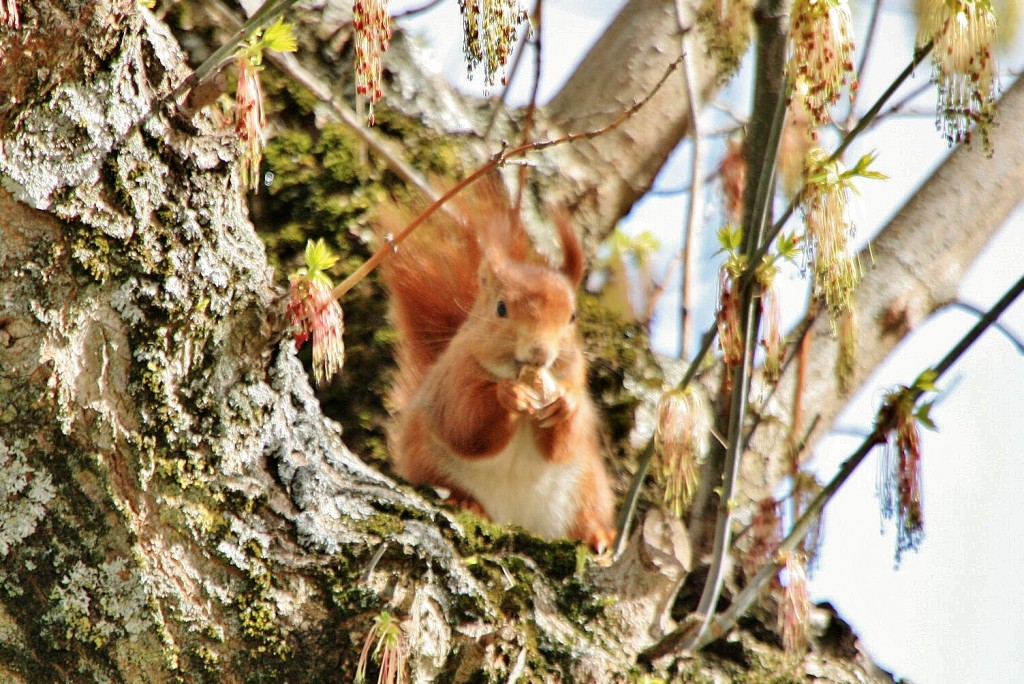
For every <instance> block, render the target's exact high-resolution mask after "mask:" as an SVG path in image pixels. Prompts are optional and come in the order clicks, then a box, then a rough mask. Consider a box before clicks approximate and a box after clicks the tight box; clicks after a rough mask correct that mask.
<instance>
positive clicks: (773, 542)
mask: <svg viewBox="0 0 1024 684" xmlns="http://www.w3.org/2000/svg"><path fill="white" fill-rule="evenodd" d="M781 541H782V518H781V517H780V516H779V502H778V501H776V500H775V499H773V498H772V497H770V496H769V497H766V498H764V499H762V500H761V502H760V503H758V504H757V510H756V511H755V512H754V519H753V520H751V522H750V545H749V546H748V547H747V550H746V552H745V553H744V554H743V557H742V558H743V570H744V572H746V573H747V579H748V580H749V579H750V578H751V577H753V576H754V575H755V574H756V573H757V571H758V570H760V569H761V566H763V565H764V564H765V563H767V562H768V561H769V560H770V559H771V555H772V553H774V552H775V549H777V548H779V542H781Z"/></svg>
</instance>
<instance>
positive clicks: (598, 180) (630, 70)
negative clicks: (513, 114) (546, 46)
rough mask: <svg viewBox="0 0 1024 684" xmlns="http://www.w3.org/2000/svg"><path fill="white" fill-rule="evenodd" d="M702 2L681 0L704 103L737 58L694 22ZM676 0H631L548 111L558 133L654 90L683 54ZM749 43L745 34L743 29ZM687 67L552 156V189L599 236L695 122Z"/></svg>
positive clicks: (585, 125)
mask: <svg viewBox="0 0 1024 684" xmlns="http://www.w3.org/2000/svg"><path fill="white" fill-rule="evenodd" d="M697 5H699V3H697V2H684V3H683V12H684V21H685V22H686V23H685V24H684V28H686V29H687V30H688V31H693V32H694V33H695V34H696V38H695V40H693V41H692V42H691V44H692V45H693V49H692V50H691V51H690V53H689V54H687V56H686V58H687V59H688V60H690V63H691V65H692V71H693V73H694V74H695V80H696V86H695V87H696V88H697V90H698V91H699V92H700V94H701V102H707V101H708V99H709V97H708V96H709V95H710V94H711V93H713V92H714V91H716V90H717V89H718V87H719V86H720V85H721V84H722V82H723V80H724V79H725V78H727V77H728V76H730V75H731V73H732V69H733V68H734V67H735V64H733V63H731V62H728V61H725V60H723V59H722V58H721V56H717V57H716V56H712V55H710V54H709V53H708V50H707V47H706V45H705V41H704V39H703V37H702V34H701V32H700V31H698V30H697V25H696V19H695V16H696V13H697V10H696V6H697ZM679 24H680V22H679V19H678V18H677V15H676V7H675V2H674V0H633V1H632V2H629V3H627V4H626V5H625V7H623V9H622V11H621V12H620V13H619V15H618V16H617V17H616V18H615V20H614V21H613V22H612V24H611V26H609V28H608V30H607V31H605V33H604V34H603V35H602V36H601V38H600V39H599V40H598V42H597V43H596V44H595V45H594V47H593V48H592V49H591V50H590V51H589V53H588V54H587V56H586V58H585V59H584V60H583V62H582V63H581V64H580V66H579V67H578V68H577V69H576V71H575V72H574V73H573V75H572V77H571V78H570V79H569V81H568V82H567V83H566V85H565V86H564V87H563V88H562V90H561V91H560V92H559V93H558V95H557V96H556V97H555V98H554V99H553V100H552V101H551V102H550V104H548V105H547V106H546V107H545V108H544V110H543V112H542V114H543V121H545V122H546V124H547V126H548V127H549V131H550V132H551V133H552V135H557V134H558V133H563V134H564V133H575V132H582V131H589V130H596V129H599V128H602V127H604V126H607V125H608V124H610V123H612V122H613V121H615V120H616V118H618V117H619V116H620V115H621V114H622V112H624V111H626V110H627V109H629V108H630V107H631V106H632V105H634V104H635V103H637V102H639V101H640V100H641V99H643V98H644V97H645V96H647V95H648V94H649V93H651V92H653V91H654V90H655V87H656V85H657V84H658V82H659V80H660V79H661V78H662V77H663V76H664V74H665V71H666V69H667V68H668V67H669V65H671V64H672V63H673V62H674V61H675V60H676V59H678V58H679V56H680V55H681V54H682V41H681V37H682V29H681V28H680V25H679ZM736 39H737V40H738V41H740V42H741V43H742V44H743V45H746V42H747V38H745V37H743V36H740V35H738V36H737V37H736ZM684 86H685V84H684V81H683V76H682V73H681V71H679V70H677V72H676V73H675V74H672V75H671V76H670V77H669V78H668V80H667V81H666V82H665V83H664V85H662V86H661V88H660V90H658V92H657V93H656V94H655V95H654V97H653V98H652V99H651V101H650V102H649V103H648V104H647V105H646V106H645V107H644V108H643V109H641V110H639V111H638V112H637V113H636V114H635V115H633V116H632V117H630V118H629V119H628V120H627V121H625V122H624V123H623V124H622V125H621V126H618V127H617V128H616V129H615V130H614V131H612V132H610V133H608V134H606V135H602V136H600V137H597V138H594V139H591V140H584V141H580V142H578V143H576V144H573V145H571V146H567V147H561V148H558V149H557V150H554V151H552V152H551V153H550V154H548V155H546V156H545V159H546V161H547V162H548V163H550V164H551V165H552V166H554V167H555V168H557V169H559V172H560V173H559V185H558V187H557V188H555V194H556V195H557V196H559V197H560V198H563V201H564V202H565V203H566V204H568V205H569V206H571V207H573V208H574V210H575V212H576V213H577V216H578V218H579V221H580V224H581V225H584V226H587V228H588V230H589V231H592V233H594V234H595V235H596V236H597V237H598V238H601V237H604V236H606V235H607V233H608V232H609V231H610V230H611V229H612V228H613V227H614V225H615V222H616V221H618V220H619V218H621V217H622V216H624V215H625V214H627V213H628V212H629V210H630V208H631V207H632V206H633V204H634V203H635V202H636V201H637V200H638V199H640V198H641V197H642V196H643V195H644V194H645V193H646V192H647V190H648V189H649V188H650V187H651V184H652V183H653V182H654V178H655V176H656V175H657V173H658V171H659V170H660V169H661V167H662V165H663V164H664V163H665V160H666V159H667V158H668V155H669V154H670V153H671V152H672V150H673V149H675V147H676V145H677V144H678V142H679V141H680V140H682V139H683V138H684V137H685V136H686V134H687V132H688V131H689V129H690V115H689V112H690V108H689V107H688V105H687V92H686V88H685V87H684Z"/></svg>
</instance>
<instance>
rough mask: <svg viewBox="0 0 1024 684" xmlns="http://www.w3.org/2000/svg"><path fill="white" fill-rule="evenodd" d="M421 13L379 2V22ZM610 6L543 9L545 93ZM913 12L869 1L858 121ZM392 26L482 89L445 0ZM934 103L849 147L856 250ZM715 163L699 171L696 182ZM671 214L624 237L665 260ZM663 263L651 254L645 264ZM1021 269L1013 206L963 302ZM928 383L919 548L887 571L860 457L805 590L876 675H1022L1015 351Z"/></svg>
mask: <svg viewBox="0 0 1024 684" xmlns="http://www.w3.org/2000/svg"><path fill="white" fill-rule="evenodd" d="M527 1H528V2H529V1H530V0H527ZM422 3H423V0H393V2H392V11H393V12H397V11H400V10H401V9H403V8H406V7H416V6H420V5H422ZM623 4H624V0H547V1H546V2H545V3H544V34H543V39H544V41H545V43H544V64H543V67H544V69H543V72H542V77H541V78H542V81H541V91H540V92H541V98H542V100H543V99H545V98H547V97H550V96H551V95H552V94H553V93H555V92H556V91H557V89H558V88H559V87H560V85H561V83H562V82H563V81H564V79H565V78H566V77H567V76H568V74H569V72H570V70H571V69H572V67H573V65H574V64H575V63H576V62H577V61H578V60H579V59H580V57H582V55H583V54H585V51H586V50H587V49H588V48H589V46H590V45H591V44H592V43H593V41H594V40H595V39H596V37H597V36H598V35H599V34H600V32H601V30H603V28H604V27H605V26H606V25H607V24H608V22H610V21H611V19H612V18H613V17H614V14H615V13H616V12H617V11H618V9H619V8H620V7H621V6H622V5H623ZM529 6H531V7H532V4H531V5H529ZM869 8H870V4H869V3H867V2H864V1H863V0H861V1H858V2H855V3H854V4H853V15H854V22H855V25H856V26H857V27H858V36H857V37H858V40H860V39H861V36H862V34H863V30H864V26H865V25H866V23H867V18H868V11H869ZM911 10H912V4H911V3H910V2H908V1H907V0H883V10H882V15H881V23H880V34H879V37H878V38H877V39H876V43H875V47H874V48H873V60H872V62H871V63H870V64H869V69H868V71H867V73H866V74H865V77H864V79H863V80H862V82H861V91H860V95H859V103H860V108H861V110H863V109H864V108H865V107H866V106H868V103H870V102H872V101H873V99H874V98H875V97H876V96H877V94H878V93H880V92H881V91H882V90H883V89H884V88H885V87H886V86H887V85H888V82H889V80H891V78H892V77H893V76H894V75H895V73H896V71H897V70H899V69H902V68H903V67H904V66H905V65H906V64H907V63H908V62H909V59H910V55H911V49H912V42H913V32H914V25H913V13H912V11H911ZM407 25H408V26H410V27H411V28H412V30H414V31H415V32H416V33H418V34H420V35H422V38H423V41H424V42H425V44H426V45H427V46H428V47H429V51H428V56H429V57H430V58H431V59H433V60H434V64H435V66H436V69H437V70H438V71H440V72H442V73H444V74H446V75H447V76H448V77H449V78H450V79H452V80H453V81H454V82H455V83H457V84H459V85H460V86H461V87H463V88H464V89H466V90H468V91H471V92H480V86H481V81H482V76H481V75H480V74H478V75H477V76H476V78H475V80H473V81H470V80H468V79H466V77H465V69H464V66H463V58H462V52H461V44H462V29H461V22H460V19H459V16H458V3H457V2H456V0H445V1H444V2H442V3H441V4H440V5H439V6H438V7H437V8H436V9H434V10H431V11H430V12H428V13H426V14H424V15H422V16H421V17H419V18H417V19H416V20H415V21H411V22H407ZM1018 36H1019V37H1018V39H1017V45H1016V47H1014V48H1013V50H1012V51H1011V52H1010V53H1009V54H1007V53H1004V54H1002V55H1001V56H1000V67H1001V69H1002V72H1003V76H1002V82H1003V85H1004V86H1005V87H1009V85H1010V84H1011V83H1012V80H1013V76H1011V75H1008V73H1007V72H1008V70H1013V71H1014V73H1018V72H1019V71H1020V67H1021V66H1022V65H1024V26H1022V27H1021V30H1020V31H1018ZM858 57H859V56H858ZM532 72H533V69H532V67H530V68H523V69H521V74H520V75H521V77H520V78H517V79H516V80H515V81H514V82H513V84H512V92H511V98H510V100H511V101H512V102H522V101H523V100H524V99H525V97H526V96H527V94H528V93H529V90H530V85H531V84H530V83H529V75H530V74H532ZM929 73H930V69H929V67H928V66H922V67H921V68H919V70H918V73H917V74H916V78H915V79H914V80H912V81H911V83H910V84H909V86H908V87H909V88H914V87H916V86H917V85H919V84H921V83H922V82H924V81H925V79H926V78H927V76H928V74H929ZM750 81H751V74H750V68H749V65H747V66H746V67H745V68H744V70H743V71H742V72H741V73H740V74H739V75H738V76H737V77H736V78H734V79H733V81H732V83H730V85H729V86H728V87H727V88H726V90H724V91H723V92H722V93H721V94H720V96H719V101H720V102H722V103H729V104H730V106H732V107H733V109H734V110H735V111H737V112H741V113H742V112H745V111H746V110H747V109H748V108H749V104H748V102H749V87H750ZM490 94H491V95H495V94H497V90H496V89H495V92H492V93H490ZM932 98H933V95H931V94H930V93H929V95H927V96H925V97H922V98H919V100H918V106H915V107H914V108H913V109H914V111H916V112H918V113H923V115H919V116H909V117H901V118H892V119H890V120H888V121H887V122H886V123H884V124H883V125H882V126H881V127H880V129H879V130H878V131H877V132H874V133H872V134H870V135H869V136H866V137H865V139H864V141H863V142H862V143H859V144H858V145H857V146H855V148H853V149H852V150H851V152H850V156H849V157H848V161H851V162H852V161H855V160H856V158H857V157H858V156H859V155H860V154H863V153H865V152H868V151H871V150H875V151H877V152H878V153H879V158H878V161H877V163H876V168H877V169H878V170H880V171H882V172H884V173H886V174H887V175H889V176H890V177H891V180H889V181H887V182H884V183H882V182H877V181H863V182H861V183H860V188H861V192H862V195H861V198H860V206H859V207H858V209H857V213H855V216H856V217H857V226H858V238H859V240H860V242H861V244H863V242H864V241H866V240H867V239H868V238H870V236H872V235H874V234H875V233H876V232H877V231H878V229H879V228H880V227H881V226H882V225H884V222H885V221H886V220H887V218H888V217H890V216H891V215H892V214H893V212H895V211H896V210H897V209H898V208H899V207H900V206H901V205H902V203H903V201H904V199H905V197H906V193H907V192H908V191H910V190H912V189H913V188H914V187H916V186H917V185H918V184H919V183H920V182H921V180H922V179H924V178H926V177H927V176H928V174H929V173H930V172H931V170H933V169H934V168H935V166H936V165H937V164H938V163H940V162H941V160H942V159H943V158H944V157H945V155H946V154H947V149H946V145H945V143H944V142H943V141H942V140H941V139H940V138H939V136H938V134H937V133H936V131H935V127H934V118H933V116H932V115H931V114H930V112H931V111H932V107H933V102H934V100H933V99H932ZM725 120H726V119H724V118H723V117H722V116H721V115H716V114H715V113H714V112H711V111H708V112H707V113H706V114H705V115H704V116H703V117H702V123H703V124H704V126H705V127H706V128H714V127H717V126H719V125H720V124H721V123H722V122H723V121H725ZM999 123H1000V125H1001V126H1014V127H1018V128H1019V129H1020V130H1021V134H1022V135H1024V122H1019V121H1006V120H1000V121H999ZM711 148H712V150H713V155H718V154H720V152H719V150H720V145H719V143H717V142H713V143H711ZM998 153H999V152H998V150H996V154H997V155H998ZM689 163H690V162H689V149H688V147H687V146H686V145H685V144H684V145H683V146H681V148H680V150H678V151H677V153H676V154H675V155H674V156H673V158H672V159H671V160H670V162H669V164H668V165H667V166H666V168H665V169H664V170H663V172H662V174H661V176H660V177H659V179H658V181H657V183H656V187H663V188H676V187H680V186H682V185H684V184H685V183H686V179H688V178H689ZM711 163H714V164H716V163H717V161H714V160H713V161H712V162H711ZM712 168H713V167H712V166H711V165H709V166H708V167H707V168H706V169H705V173H707V172H708V171H710V170H711V169H712ZM710 190H711V191H712V192H715V191H717V188H716V187H714V186H713V187H712V188H710ZM684 210H685V198H684V197H683V196H678V195H677V196H674V197H656V198H649V199H647V200H645V201H644V202H642V203H641V204H639V205H638V206H637V207H635V208H634V210H633V212H632V213H631V214H630V216H628V217H627V218H626V219H625V220H624V221H623V228H624V229H625V230H627V231H629V232H631V233H639V232H642V231H645V230H650V231H653V232H655V233H656V234H657V235H658V237H659V239H660V240H661V241H662V244H663V245H664V246H665V247H666V249H667V250H672V249H675V248H676V244H677V241H678V237H677V236H678V233H679V226H680V225H681V223H682V216H683V215H684ZM711 211H712V210H711V209H709V213H708V216H707V222H706V228H705V232H704V234H703V235H702V236H701V237H700V245H699V251H700V254H702V255H703V258H702V262H701V264H700V265H699V267H698V271H699V277H698V280H699V283H700V286H699V291H698V294H697V305H696V306H695V315H696V321H697V327H698V329H699V330H703V329H704V327H706V326H707V325H708V324H709V323H710V321H711V315H712V311H713V309H714V303H715V296H716V295H715V282H716V281H715V273H716V270H717V267H718V261H717V260H715V259H712V258H711V256H710V255H711V254H712V253H713V252H714V251H715V250H716V249H717V245H715V244H714V232H715V230H717V228H718V226H719V225H720V219H719V218H718V217H717V216H716V215H714V214H713V213H711ZM964 230H970V226H964ZM664 263H665V262H664V258H662V260H660V261H659V264H661V265H662V266H663V264H664ZM662 266H659V267H658V268H659V270H660V268H661V267H662ZM1022 268H1024V211H1018V212H1016V214H1015V215H1014V216H1013V217H1012V218H1011V219H1010V220H1009V221H1008V222H1007V225H1006V226H1004V227H1003V229H1002V231H1001V232H1000V234H999V235H998V236H997V237H996V238H995V239H994V240H993V242H992V243H991V245H990V246H989V248H988V249H987V250H986V252H985V254H984V255H983V257H982V258H981V259H979V261H978V262H977V263H976V264H975V266H974V267H973V268H972V270H971V272H970V274H969V275H968V277H967V278H966V279H965V281H964V282H963V284H962V286H961V289H960V298H961V299H962V300H963V301H965V302H969V303H971V304H974V305H975V306H978V307H981V308H988V307H989V306H990V305H991V304H992V303H994V302H995V301H996V300H997V299H998V298H999V297H1000V296H1001V295H1002V293H1003V292H1004V291H1005V290H1006V289H1007V288H1008V287H1009V286H1010V285H1011V284H1012V283H1014V282H1015V281H1016V280H1017V278H1019V276H1020V274H1021V271H1022ZM786 279H787V281H788V285H787V286H786V288H785V290H786V291H787V292H789V293H790V295H791V296H790V298H789V299H790V301H789V302H788V306H789V317H790V319H791V320H795V319H796V318H798V317H799V315H800V313H801V311H800V307H801V306H802V303H801V298H802V297H803V296H804V293H805V292H806V285H805V284H804V283H803V281H802V280H800V276H799V274H798V273H795V272H793V273H789V274H787V275H786ZM672 287H673V286H671V285H670V288H672ZM670 291H671V290H670ZM678 308H679V307H678V299H677V298H676V297H675V296H673V295H669V296H666V297H665V299H664V300H663V302H662V312H663V313H662V314H660V315H659V316H658V319H657V323H656V329H655V344H656V346H657V347H658V348H659V349H660V350H661V351H665V352H670V353H671V352H674V351H675V350H676V348H677V344H678V342H677V335H678V333H677V332H676V330H677V328H678V320H677V318H675V314H674V313H673V312H676V311H678ZM974 322H975V319H974V317H973V316H972V315H970V314H967V313H965V312H963V311H959V310H957V311H948V312H944V313H941V314H939V315H937V316H935V317H933V318H932V319H931V320H930V321H928V322H927V323H926V324H924V325H922V326H921V327H920V328H919V329H918V330H917V331H916V332H915V333H914V334H913V335H911V337H910V338H909V339H908V340H907V342H906V343H904V344H903V345H902V346H901V347H900V348H899V350H898V351H897V353H896V354H895V355H894V356H893V358H892V359H891V360H890V361H889V362H888V363H887V364H886V365H885V366H883V367H882V368H880V369H879V370H878V372H877V373H876V374H875V377H874V379H873V380H872V381H871V382H870V383H869V384H868V386H867V387H866V388H865V390H864V391H862V392H861V393H860V395H859V396H858V397H857V398H856V399H855V400H854V401H853V402H851V404H850V405H849V407H848V408H847V410H846V411H845V412H844V413H843V415H842V416H841V417H840V418H839V421H838V424H837V428H839V430H837V431H835V432H833V433H832V434H831V435H830V436H829V437H827V438H826V439H825V440H824V441H823V442H822V443H821V444H819V445H818V447H817V448H816V449H815V457H814V460H813V462H812V467H813V469H814V470H815V472H816V473H817V475H818V477H819V479H820V480H823V481H824V480H827V479H829V478H831V476H832V475H833V474H834V473H835V471H836V469H837V467H838V466H839V464H840V463H841V462H842V461H843V460H844V459H845V457H846V456H847V455H848V454H849V453H850V452H851V451H852V450H853V449H855V448H856V447H857V446H858V445H859V443H860V441H861V440H862V439H863V435H864V434H866V431H867V430H868V427H869V426H870V425H871V422H872V417H873V415H874V411H875V410H876V408H877V406H878V403H879V399H880V397H881V395H882V392H883V391H884V390H885V389H886V388H888V387H891V386H892V385H893V384H894V383H897V382H904V383H905V382H910V381H911V380H913V378H914V377H915V376H916V375H917V374H918V373H919V372H920V371H921V370H923V369H924V368H925V367H927V366H930V365H932V364H934V363H935V362H936V361H938V360H939V359H940V358H941V357H942V356H943V354H945V352H946V351H947V350H948V349H949V348H950V347H951V346H952V345H953V344H954V343H955V342H956V340H958V339H959V337H960V336H961V335H962V334H963V333H964V332H966V330H967V329H969V328H970V326H971V325H973V323H974ZM1002 322H1003V323H1004V324H1005V325H1006V326H1007V327H1009V328H1010V329H1012V330H1014V331H1015V332H1016V334H1017V335H1018V336H1020V337H1024V303H1022V302H1017V303H1016V305H1015V306H1014V307H1013V308H1012V309H1011V310H1010V311H1009V312H1007V314H1005V315H1004V317H1003V319H1002ZM942 386H943V387H944V388H950V389H951V391H950V392H949V393H948V394H946V395H945V396H944V397H943V399H942V401H941V403H940V404H939V405H938V406H936V408H935V410H934V411H933V414H932V417H933V418H934V420H935V422H936V423H937V424H938V427H939V432H938V433H930V432H925V434H924V435H923V437H924V441H923V452H924V456H923V463H924V465H923V472H924V486H923V490H924V508H925V538H924V541H923V543H922V544H921V547H920V549H919V551H918V552H916V553H914V552H908V553H906V554H905V555H904V557H903V561H902V563H901V566H900V568H899V569H898V570H897V569H894V567H893V551H894V548H895V534H894V532H893V530H892V529H891V526H889V527H887V528H886V531H885V534H881V533H880V521H879V514H878V503H877V501H876V499H875V494H874V488H875V465H876V464H875V461H874V457H873V456H872V457H869V459H868V460H867V461H866V462H865V463H864V464H863V465H862V466H861V468H860V469H859V470H858V471H857V472H856V473H855V474H854V476H853V477H852V478H851V479H850V480H849V481H848V482H847V484H846V486H845V487H844V488H843V489H842V490H841V492H840V493H839V495H838V496H837V497H836V498H835V499H834V500H833V502H832V503H831V504H830V505H829V507H828V509H827V511H826V529H825V537H824V546H823V549H822V555H821V558H820V560H819V564H818V570H817V572H816V574H815V575H814V576H813V578H812V592H813V596H814V598H815V600H819V601H824V600H827V601H830V602H832V603H833V604H834V605H835V606H836V607H837V608H838V609H839V611H840V613H841V614H842V615H843V616H844V618H846V619H847V620H848V621H849V622H851V623H852V624H853V626H854V628H855V629H856V630H857V632H858V634H859V635H860V636H861V638H862V639H863V641H864V642H865V644H866V645H867V647H868V649H869V651H870V653H871V655H872V656H873V657H874V658H875V659H876V660H877V661H878V662H879V663H880V664H881V665H882V666H884V667H886V668H887V669H889V670H891V671H893V672H894V673H896V674H897V675H898V676H902V677H905V678H907V679H908V680H911V681H913V682H916V683H917V684H972V683H975V682H977V683H983V682H984V683H988V682H999V683H1004V682H1005V683H1007V684H1009V683H1015V682H1024V582H1022V581H1021V580H1020V579H1019V578H1020V572H1021V568H1022V567H1024V515H1022V510H1024V506H1022V505H1021V504H1020V503H1019V501H1020V498H1021V485H1022V484H1024V475H1022V474H1021V470H1022V465H1024V464H1022V462H1021V461H1022V456H1024V447H1022V446H1021V428H1022V427H1024V390H1022V388H1024V358H1022V357H1021V356H1020V355H1019V354H1018V353H1017V351H1016V350H1015V348H1014V347H1013V345H1012V344H1011V343H1010V342H1009V341H1008V340H1007V339H1006V338H1004V337H1003V336H1002V335H1000V334H999V333H997V332H994V331H990V332H989V333H988V334H987V335H986V336H985V337H984V338H983V339H982V340H981V341H980V342H979V343H978V344H976V345H975V347H974V348H973V349H972V350H971V351H970V352H968V354H967V355H966V356H965V357H964V359H963V360H962V361H961V362H960V363H959V364H958V365H957V366H955V367H954V369H953V370H952V372H951V373H949V374H948V375H947V376H946V378H945V379H944V381H943V382H942ZM857 433H859V434H857Z"/></svg>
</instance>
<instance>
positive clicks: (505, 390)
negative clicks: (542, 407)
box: [498, 380, 539, 416]
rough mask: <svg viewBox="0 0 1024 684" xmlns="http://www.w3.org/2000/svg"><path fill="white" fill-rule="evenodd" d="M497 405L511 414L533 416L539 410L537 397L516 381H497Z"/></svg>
mask: <svg viewBox="0 0 1024 684" xmlns="http://www.w3.org/2000/svg"><path fill="white" fill-rule="evenodd" d="M498 403H499V404H501V405H502V406H503V407H504V408H505V409H506V410H508V411H512V412H513V413H525V414H527V415H531V416H532V415H533V414H534V413H535V412H536V411H537V409H538V408H539V407H538V405H537V395H536V394H535V393H534V392H533V390H531V389H530V388H529V387H527V386H526V385H523V384H522V383H520V382H518V381H516V380H500V381H498Z"/></svg>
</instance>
